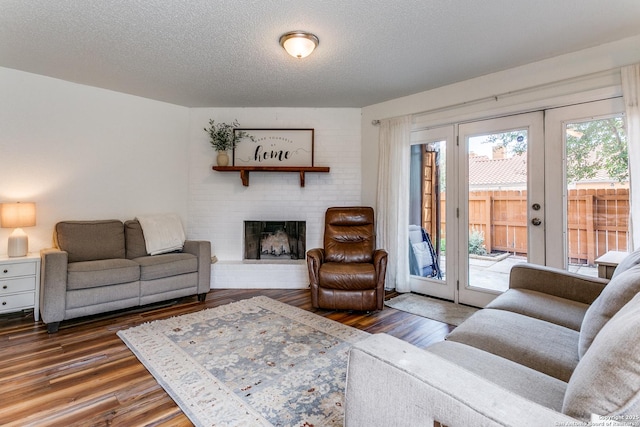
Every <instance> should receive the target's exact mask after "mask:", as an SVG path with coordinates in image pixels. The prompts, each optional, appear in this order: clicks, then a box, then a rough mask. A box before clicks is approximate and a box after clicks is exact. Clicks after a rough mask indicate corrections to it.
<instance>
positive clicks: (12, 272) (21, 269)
mask: <svg viewBox="0 0 640 427" xmlns="http://www.w3.org/2000/svg"><path fill="white" fill-rule="evenodd" d="M34 274H36V263H35V262H12V263H5V264H2V265H0V280H1V279H7V278H9V277H20V276H29V275H34Z"/></svg>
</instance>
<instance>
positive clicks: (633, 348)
mask: <svg viewBox="0 0 640 427" xmlns="http://www.w3.org/2000/svg"><path fill="white" fill-rule="evenodd" d="M562 411H563V412H564V413H565V414H567V415H570V416H572V417H575V418H580V419H582V420H585V421H588V420H589V418H590V415H591V414H592V413H594V414H598V415H613V416H617V417H619V418H618V419H619V420H621V421H624V420H633V421H630V422H631V424H629V425H632V424H633V425H636V424H637V422H638V418H637V417H638V415H639V414H640V294H638V295H636V296H635V297H634V298H633V299H632V300H631V301H630V302H629V303H627V304H626V305H625V306H624V307H623V308H622V309H621V310H620V311H619V312H618V313H617V314H616V315H615V316H614V317H613V318H612V319H611V320H610V321H608V322H607V324H606V325H604V326H603V327H602V330H601V331H600V333H599V334H598V335H597V336H596V337H595V339H594V340H593V343H592V344H591V347H590V348H589V351H587V353H586V354H585V355H584V357H583V358H582V359H581V360H580V363H578V366H577V367H576V370H575V371H574V373H573V375H572V376H571V380H570V381H569V384H568V386H567V392H566V395H565V398H564V404H563V408H562ZM625 417H629V418H625ZM625 425H626V424H625Z"/></svg>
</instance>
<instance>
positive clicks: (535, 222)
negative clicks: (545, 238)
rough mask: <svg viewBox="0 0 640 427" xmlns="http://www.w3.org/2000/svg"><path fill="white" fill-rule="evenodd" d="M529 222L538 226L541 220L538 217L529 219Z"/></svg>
mask: <svg viewBox="0 0 640 427" xmlns="http://www.w3.org/2000/svg"><path fill="white" fill-rule="evenodd" d="M531 224H533V225H535V226H536V227H537V226H539V225H540V224H542V220H541V219H540V218H533V219H532V220H531Z"/></svg>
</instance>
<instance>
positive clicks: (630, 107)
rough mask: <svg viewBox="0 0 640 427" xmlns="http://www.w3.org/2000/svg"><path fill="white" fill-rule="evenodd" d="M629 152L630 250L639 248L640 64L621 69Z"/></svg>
mask: <svg viewBox="0 0 640 427" xmlns="http://www.w3.org/2000/svg"><path fill="white" fill-rule="evenodd" d="M621 77H622V96H623V98H624V103H625V108H626V111H625V113H626V114H625V115H626V117H625V124H626V132H627V144H628V146H629V147H628V151H629V185H630V187H631V190H630V191H629V193H630V205H631V209H630V211H631V218H630V223H631V227H630V229H631V239H632V240H631V241H632V244H631V248H630V249H631V250H636V249H639V248H640V105H639V104H640V64H635V65H629V66H626V67H622V68H621Z"/></svg>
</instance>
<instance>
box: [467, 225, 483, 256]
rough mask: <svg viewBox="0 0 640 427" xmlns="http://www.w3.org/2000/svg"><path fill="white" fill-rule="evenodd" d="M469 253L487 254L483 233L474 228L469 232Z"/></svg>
mask: <svg viewBox="0 0 640 427" xmlns="http://www.w3.org/2000/svg"><path fill="white" fill-rule="evenodd" d="M469 253H470V254H473V255H486V254H487V249H486V248H485V246H484V233H483V232H482V231H480V230H476V229H475V228H474V229H472V230H471V233H469Z"/></svg>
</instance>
